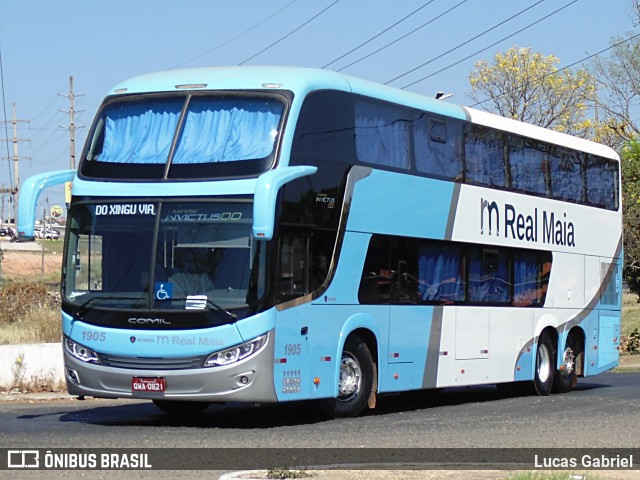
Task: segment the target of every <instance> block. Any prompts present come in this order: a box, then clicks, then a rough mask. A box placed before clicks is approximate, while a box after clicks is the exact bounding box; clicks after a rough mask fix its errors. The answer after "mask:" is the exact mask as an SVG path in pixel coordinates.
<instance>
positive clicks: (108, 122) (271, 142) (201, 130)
mask: <svg viewBox="0 0 640 480" xmlns="http://www.w3.org/2000/svg"><path fill="white" fill-rule="evenodd" d="M284 109H285V104H284V102H283V101H282V100H281V99H279V98H276V97H273V96H268V95H257V94H251V95H240V94H225V95H220V94H216V95H198V96H191V95H181V96H171V97H168V96H157V95H153V96H149V95H147V96H133V97H120V98H118V99H116V100H113V101H110V102H108V103H107V104H106V105H105V106H104V107H103V109H102V110H101V111H100V113H99V114H98V117H97V119H96V121H95V123H94V126H93V130H92V133H91V134H90V136H89V141H88V142H87V147H86V149H85V155H84V157H83V161H82V164H81V166H80V173H81V174H82V175H85V176H88V177H98V178H118V179H167V178H168V179H202V178H218V177H230V176H232V177H238V176H249V175H257V174H259V173H262V172H264V171H265V170H267V169H269V168H270V167H271V165H272V164H273V161H274V151H275V147H276V145H277V141H278V138H279V135H280V131H281V129H282V118H283V112H284Z"/></svg>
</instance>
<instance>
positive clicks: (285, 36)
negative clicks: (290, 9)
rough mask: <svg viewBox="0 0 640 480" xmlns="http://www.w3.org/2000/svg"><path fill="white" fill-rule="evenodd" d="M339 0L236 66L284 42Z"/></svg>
mask: <svg viewBox="0 0 640 480" xmlns="http://www.w3.org/2000/svg"><path fill="white" fill-rule="evenodd" d="M339 1H340V0H336V1H335V2H333V3H332V4H331V5H329V6H328V7H326V8H325V9H323V10H321V11H320V12H318V13H317V14H315V15H314V16H313V17H311V18H310V19H309V20H307V21H306V22H304V23H303V24H302V25H300V26H298V27H296V28H294V29H293V30H291V31H290V32H289V33H287V34H286V35H284V36H283V37H280V38H279V39H278V40H276V41H275V42H273V43H272V44H271V45H268V46H266V47H264V48H263V49H262V50H260V51H259V52H258V53H255V54H254V55H251V56H250V57H249V58H247V59H245V60H243V61H242V62H240V63H239V64H238V65H244V64H245V63H247V62H248V61H249V60H252V59H254V58H256V57H257V56H258V55H260V54H261V53H264V52H266V51H267V50H269V49H270V48H271V47H273V46H274V45H277V44H278V43H280V42H281V41H282V40H284V39H285V38H287V37H290V36H291V35H293V34H294V33H295V32H297V31H298V30H300V29H301V28H302V27H304V26H305V25H307V24H309V23H311V22H312V21H313V20H315V19H316V18H318V17H319V16H320V15H322V14H323V13H324V12H326V11H327V10H329V9H330V8H331V7H333V6H334V5H335V4H336V3H338V2H339Z"/></svg>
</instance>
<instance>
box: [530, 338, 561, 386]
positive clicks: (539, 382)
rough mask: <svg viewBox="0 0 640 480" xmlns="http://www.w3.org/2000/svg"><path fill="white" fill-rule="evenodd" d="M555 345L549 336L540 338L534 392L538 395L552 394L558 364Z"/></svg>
mask: <svg viewBox="0 0 640 480" xmlns="http://www.w3.org/2000/svg"><path fill="white" fill-rule="evenodd" d="M555 358H556V356H555V354H554V348H553V343H552V342H551V339H550V338H549V335H542V336H540V337H539V338H538V348H537V349H536V367H535V372H534V377H533V382H532V383H533V390H534V392H535V393H536V394H537V395H541V396H546V395H549V394H550V393H551V387H553V377H554V373H555V371H556V362H555Z"/></svg>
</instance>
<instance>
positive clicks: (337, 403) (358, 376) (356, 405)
mask: <svg viewBox="0 0 640 480" xmlns="http://www.w3.org/2000/svg"><path fill="white" fill-rule="evenodd" d="M374 371H375V367H374V364H373V358H372V357H371V352H370V351H369V347H367V344H366V343H365V342H363V341H362V340H361V339H360V337H358V336H356V335H351V336H350V337H349V338H348V339H347V341H346V343H345V345H344V350H343V351H342V358H341V360H340V373H339V378H338V396H337V398H331V399H326V400H321V401H320V407H321V408H322V410H323V411H324V412H325V413H326V414H327V415H329V416H331V417H334V418H344V417H355V416H357V415H359V414H360V413H361V412H362V411H363V410H364V408H365V407H366V406H367V401H368V400H369V396H370V395H371V389H372V387H373V380H374V379H373V375H374Z"/></svg>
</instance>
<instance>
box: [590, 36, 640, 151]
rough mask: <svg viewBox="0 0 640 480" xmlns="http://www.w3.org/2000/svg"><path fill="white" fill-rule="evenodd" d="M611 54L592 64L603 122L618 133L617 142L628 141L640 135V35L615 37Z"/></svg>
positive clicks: (616, 143)
mask: <svg viewBox="0 0 640 480" xmlns="http://www.w3.org/2000/svg"><path fill="white" fill-rule="evenodd" d="M611 45H612V49H611V53H610V55H609V57H596V58H595V59H594V60H593V62H591V64H590V66H589V70H590V72H591V75H592V77H594V78H597V79H598V82H597V97H596V98H597V106H598V109H599V111H600V112H602V115H604V116H605V117H606V118H605V119H604V120H602V123H604V124H605V125H607V127H609V129H610V130H613V131H614V132H615V134H616V136H617V137H618V138H617V141H616V142H615V144H614V145H612V146H618V145H619V144H620V143H621V142H628V141H630V140H633V139H634V138H636V137H637V136H639V135H640V126H639V125H638V124H637V123H636V121H635V120H634V117H635V118H637V115H636V114H637V105H638V97H639V96H640V37H637V38H633V37H629V39H622V38H614V39H612V40H611Z"/></svg>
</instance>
